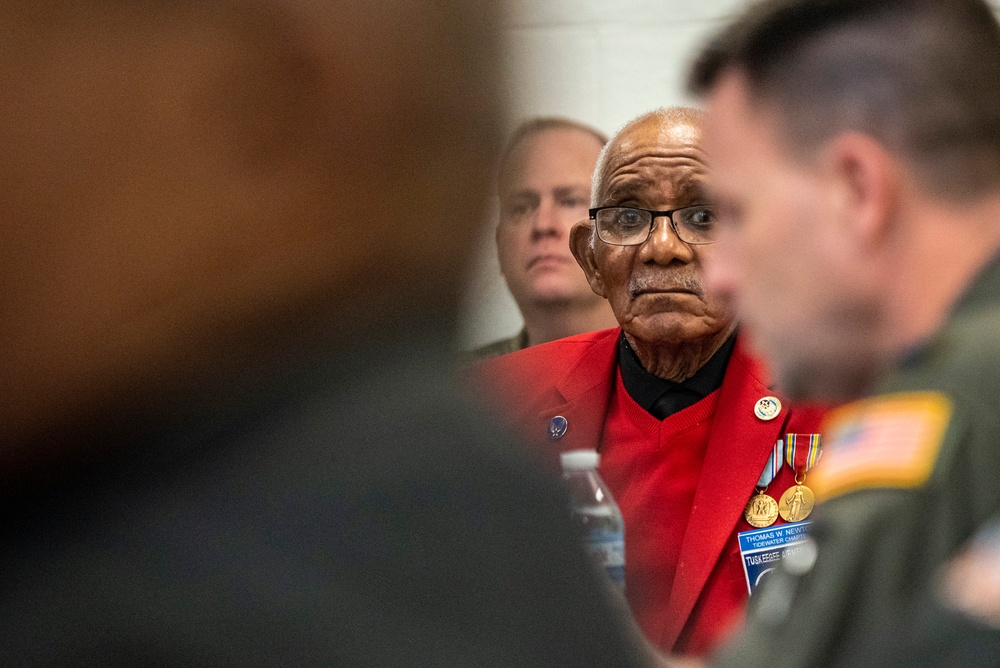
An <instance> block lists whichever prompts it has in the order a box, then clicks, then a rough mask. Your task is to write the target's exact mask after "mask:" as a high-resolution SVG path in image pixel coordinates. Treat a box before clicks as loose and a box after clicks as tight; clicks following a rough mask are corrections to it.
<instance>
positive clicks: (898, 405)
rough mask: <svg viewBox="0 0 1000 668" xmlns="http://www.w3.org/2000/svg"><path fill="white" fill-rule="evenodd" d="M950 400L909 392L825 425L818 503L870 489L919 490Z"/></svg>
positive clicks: (850, 410)
mask: <svg viewBox="0 0 1000 668" xmlns="http://www.w3.org/2000/svg"><path fill="white" fill-rule="evenodd" d="M951 412H952V408H951V402H950V401H949V400H948V398H947V397H945V396H944V395H943V394H939V393H937V392H906V393H900V394H890V395H886V396H882V397H877V398H874V399H866V400H864V401H859V402H856V403H853V404H849V405H847V406H845V407H843V408H841V409H839V410H837V411H835V412H833V413H832V414H831V415H830V416H829V417H828V418H827V421H826V424H825V425H824V427H825V428H824V429H823V438H824V440H825V442H826V443H828V444H829V445H827V446H826V447H824V457H823V461H822V462H821V463H820V464H819V465H818V466H817V467H816V469H815V472H814V473H813V474H812V475H811V476H810V477H809V485H810V487H812V489H813V491H814V492H815V494H816V498H817V500H826V499H829V498H831V497H835V496H840V495H841V494H846V493H847V492H852V491H854V490H857V489H865V488H871V487H897V488H898V487H903V488H906V487H918V486H920V485H922V484H923V483H924V482H926V481H927V478H929V477H930V474H931V471H932V470H933V469H934V462H935V461H936V460H937V455H938V451H939V450H940V449H941V443H942V441H943V440H944V433H945V429H946V428H947V427H948V422H949V420H950V419H951Z"/></svg>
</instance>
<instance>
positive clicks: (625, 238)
mask: <svg viewBox="0 0 1000 668" xmlns="http://www.w3.org/2000/svg"><path fill="white" fill-rule="evenodd" d="M663 216H666V218H667V219H668V220H669V221H670V227H672V228H673V230H674V234H676V235H677V238H678V239H680V240H681V241H683V242H684V243H686V244H691V245H692V246H697V245H701V244H710V243H713V242H715V241H717V239H716V229H715V219H716V214H715V208H714V207H711V206H708V205H706V204H696V205H694V206H684V207H681V208H679V209H671V210H670V211H650V210H649V209H637V208H635V207H629V206H599V207H597V208H596V209H590V219H591V220H593V221H595V223H596V224H597V237H598V238H599V239H600V240H601V241H603V242H604V243H607V244H613V245H615V246H636V245H638V244H641V243H644V242H645V241H646V239H648V238H649V233H650V232H651V231H652V230H653V223H654V222H655V221H656V219H657V218H660V217H663Z"/></svg>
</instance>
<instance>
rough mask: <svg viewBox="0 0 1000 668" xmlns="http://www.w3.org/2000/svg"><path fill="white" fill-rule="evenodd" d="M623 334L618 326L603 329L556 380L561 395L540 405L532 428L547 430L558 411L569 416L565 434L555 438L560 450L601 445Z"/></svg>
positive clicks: (554, 443)
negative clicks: (604, 331) (600, 334)
mask: <svg viewBox="0 0 1000 668" xmlns="http://www.w3.org/2000/svg"><path fill="white" fill-rule="evenodd" d="M620 334H621V329H618V328H615V329H609V330H607V331H606V333H603V332H602V336H601V337H600V338H598V339H596V340H595V341H594V343H593V345H592V346H590V347H589V348H588V349H586V351H584V352H583V353H582V354H580V355H579V357H578V359H577V360H576V362H575V363H574V364H572V365H571V366H570V368H569V371H568V372H567V373H566V375H565V376H563V377H562V378H561V379H559V380H558V381H557V382H556V383H555V389H556V391H557V392H558V397H553V398H552V399H551V401H549V402H547V403H543V404H541V405H540V407H539V409H538V411H537V413H536V415H535V421H534V424H532V427H531V428H532V430H535V429H537V430H538V431H539V433H540V434H547V433H548V425H549V421H550V420H551V419H552V418H554V417H555V416H557V415H561V416H563V417H564V418H566V425H567V426H566V434H565V435H564V436H563V437H562V438H560V439H558V440H555V441H552V444H553V446H554V447H556V448H557V449H558V451H559V452H565V451H567V450H597V449H598V446H599V445H600V441H601V434H602V433H603V431H604V421H605V418H606V417H607V413H608V404H609V403H610V401H611V390H612V388H613V387H614V378H615V374H616V373H617V371H618V337H619V336H620Z"/></svg>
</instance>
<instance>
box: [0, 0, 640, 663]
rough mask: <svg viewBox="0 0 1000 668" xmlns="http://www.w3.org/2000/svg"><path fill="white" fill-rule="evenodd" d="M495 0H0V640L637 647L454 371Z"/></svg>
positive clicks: (523, 652)
mask: <svg viewBox="0 0 1000 668" xmlns="http://www.w3.org/2000/svg"><path fill="white" fill-rule="evenodd" d="M492 14H493V11H492V8H491V6H490V5H488V4H483V3H464V2H458V1H449V2H443V3H442V2H426V1H424V0H403V1H402V2H397V3H394V4H393V7H392V10H391V11H385V10H384V8H382V7H380V6H379V5H377V4H375V3H370V2H350V3H347V2H313V1H311V0H294V1H289V0H281V1H278V0H259V1H253V2H251V1H249V0H248V1H245V2H240V1H234V2H226V1H224V0H200V1H199V2H191V1H181V2H160V1H156V0H150V1H143V0H134V1H124V2H118V1H102V0H93V1H87V2H69V1H59V0H57V1H54V2H49V1H46V0H42V1H41V2H27V1H24V2H21V1H18V2H10V3H4V4H3V6H2V7H0V26H2V28H0V34H2V39H0V88H2V90H4V104H3V105H0V145H2V146H3V151H2V152H0V226H2V230H3V234H2V238H3V242H2V243H0V439H2V448H0V457H2V461H0V490H2V492H0V494H2V501H3V505H2V513H3V519H2V528H0V541H2V544H3V551H2V556H0V569H2V573H3V575H2V576H0V582H2V589H0V591H2V600H3V604H2V605H0V633H2V635H3V637H4V642H3V643H0V662H2V663H3V664H5V665H33V664H45V665H78V664H94V665H114V664H128V665H132V664H141V665H151V664H155V665H178V664H183V665H199V664H206V665H209V664H210V665H247V664H267V665H303V664H322V665H348V666H363V665H373V666H375V665H377V666H394V665H419V666H432V665H435V666H437V665H454V666H493V665H496V666H500V665H504V666H509V665H525V666H547V665H560V666H583V665H588V666H589V665H634V664H636V663H637V659H636V656H637V652H638V651H639V648H640V647H641V646H640V645H639V642H638V640H636V636H633V635H630V631H629V629H628V628H627V627H626V625H625V622H624V621H623V619H624V616H623V615H618V614H616V613H615V612H614V608H613V605H612V604H610V603H609V602H608V601H607V600H606V599H605V598H604V597H603V595H602V591H601V584H600V580H599V579H598V576H597V574H596V573H595V571H594V569H593V567H592V566H591V564H590V563H589V561H587V559H586V557H585V555H583V554H582V552H580V551H579V550H577V549H576V544H575V539H576V536H575V535H574V534H573V533H572V531H571V529H570V528H569V525H568V522H567V518H566V517H565V514H566V508H565V506H564V501H565V499H564V498H563V496H562V495H561V494H560V492H559V491H558V488H557V487H555V486H553V484H552V481H551V480H550V479H548V478H545V477H543V476H541V475H539V474H538V473H537V470H538V468H539V467H537V466H535V465H533V464H532V463H531V462H528V461H524V460H523V459H522V457H521V455H520V454H519V453H518V452H517V451H516V450H515V449H514V448H512V447H510V445H509V444H508V443H507V442H506V441H504V440H503V439H502V438H501V437H500V436H498V435H497V430H496V429H495V428H494V426H493V425H492V424H490V423H489V422H488V421H487V420H485V419H484V418H481V417H479V416H478V415H477V414H475V413H473V412H471V411H470V410H469V409H468V408H466V407H465V405H464V404H463V403H462V401H461V400H460V399H459V397H458V393H456V392H455V391H454V390H453V389H452V378H451V373H450V371H449V367H448V364H447V362H448V358H447V353H446V350H445V349H446V347H447V342H448V341H450V340H451V324H452V322H453V320H454V315H455V311H456V309H455V303H456V299H455V298H456V296H457V295H458V294H459V292H460V291H461V287H462V286H461V284H460V277H461V276H462V275H463V270H464V266H463V265H464V263H463V262H461V261H456V258H462V257H464V256H465V255H466V253H467V249H468V248H470V247H471V244H470V242H471V240H472V239H473V238H474V236H475V233H476V231H475V230H474V229H472V226H470V225H469V224H468V220H467V212H468V211H470V210H479V209H480V208H481V206H482V202H483V195H484V190H485V185H486V184H487V182H488V174H487V170H486V169H485V168H484V165H483V161H482V160H481V159H480V156H482V155H489V154H492V153H493V152H494V151H495V149H496V145H495V143H494V138H495V132H494V131H495V128H496V125H497V113H498V112H497V99H496V97H495V90H494V81H495V76H494V68H495V60H494V55H495V52H494V37H495V35H494V32H493V29H492V27H491V18H490V17H491V16H492Z"/></svg>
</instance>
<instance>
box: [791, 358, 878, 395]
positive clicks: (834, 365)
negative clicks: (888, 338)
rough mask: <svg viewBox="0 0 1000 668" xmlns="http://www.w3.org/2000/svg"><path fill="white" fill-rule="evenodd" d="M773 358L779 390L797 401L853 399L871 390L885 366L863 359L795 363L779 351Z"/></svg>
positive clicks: (817, 360) (816, 360) (818, 360)
mask: <svg viewBox="0 0 1000 668" xmlns="http://www.w3.org/2000/svg"><path fill="white" fill-rule="evenodd" d="M771 358H772V359H773V362H772V368H773V374H774V377H775V380H776V383H777V386H778V389H779V390H781V392H782V393H784V394H785V395H786V396H788V397H789V398H790V399H794V400H797V401H824V402H837V403H839V402H844V401H854V400H856V399H859V398H861V397H863V396H864V395H865V394H867V393H868V392H869V391H870V390H871V388H872V386H873V385H874V384H875V382H876V381H877V379H878V377H879V374H880V370H881V368H882V367H881V365H878V364H876V363H875V362H874V361H870V362H868V363H864V362H862V361H861V360H834V359H825V360H824V359H814V360H810V361H808V362H795V361H793V360H789V359H783V355H782V354H781V353H780V352H779V353H776V354H774V355H772V356H771Z"/></svg>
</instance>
